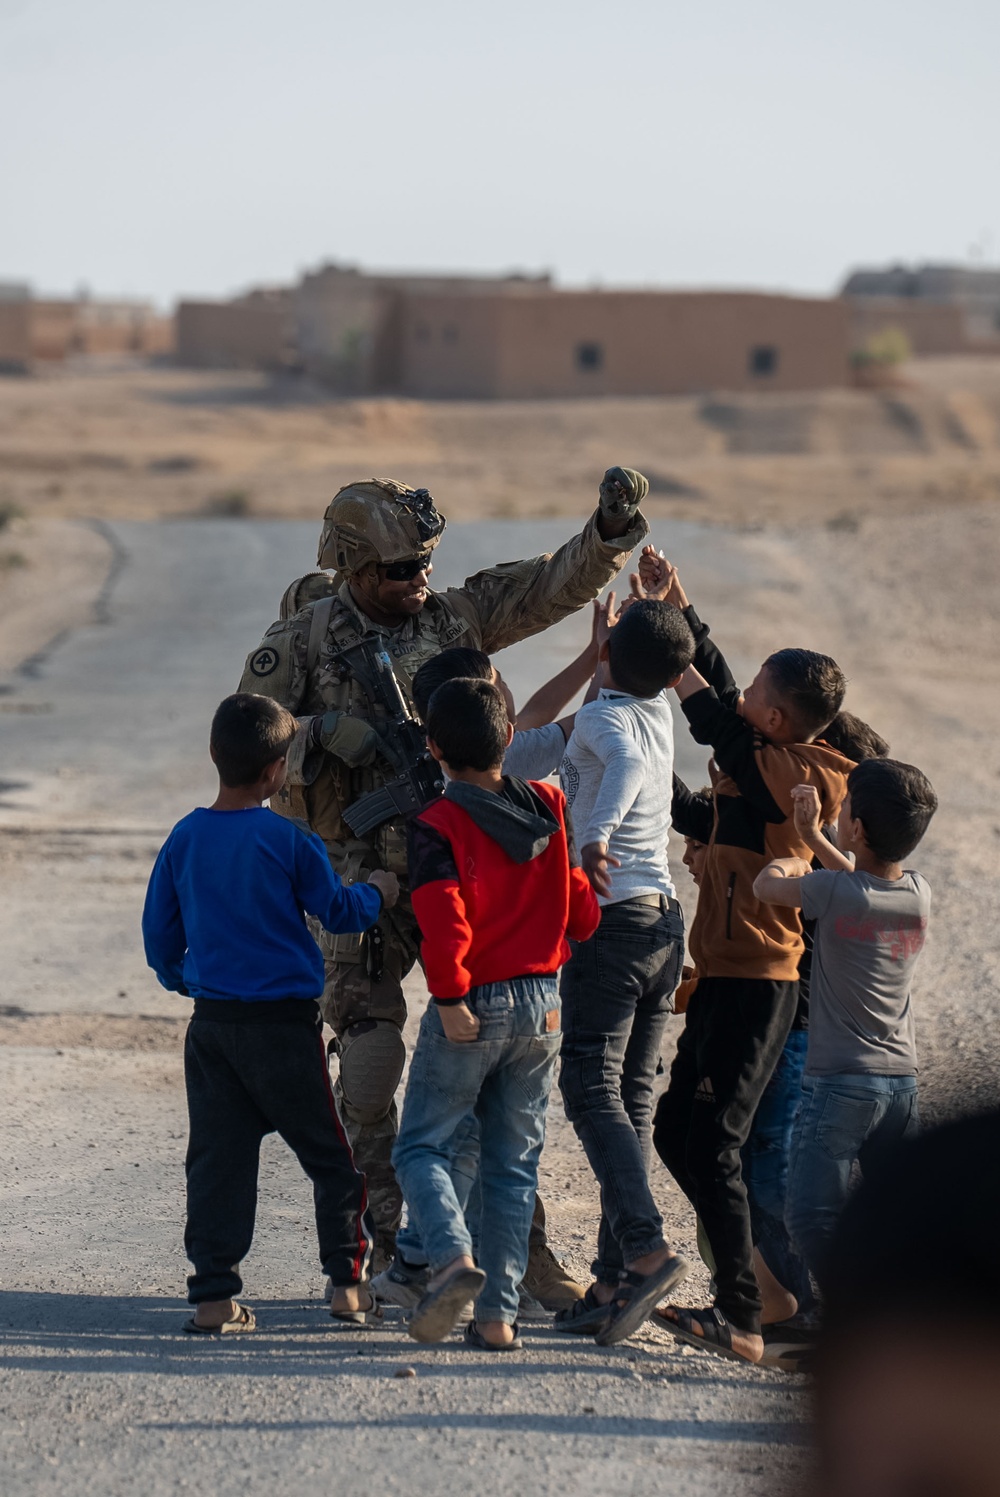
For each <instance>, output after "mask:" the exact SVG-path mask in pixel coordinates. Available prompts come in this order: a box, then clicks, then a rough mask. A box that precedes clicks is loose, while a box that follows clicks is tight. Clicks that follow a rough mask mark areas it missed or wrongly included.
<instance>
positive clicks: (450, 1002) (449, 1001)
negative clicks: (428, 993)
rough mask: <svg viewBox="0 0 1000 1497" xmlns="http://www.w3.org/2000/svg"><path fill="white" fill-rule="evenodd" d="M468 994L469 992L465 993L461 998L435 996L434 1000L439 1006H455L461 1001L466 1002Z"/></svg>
mask: <svg viewBox="0 0 1000 1497" xmlns="http://www.w3.org/2000/svg"><path fill="white" fill-rule="evenodd" d="M432 996H433V995H432ZM468 996H469V995H468V993H464V994H463V995H462V997H461V998H435V999H434V1002H435V1003H436V1004H437V1006H438V1008H455V1007H457V1005H458V1004H459V1003H464V1002H465V1000H466V998H468Z"/></svg>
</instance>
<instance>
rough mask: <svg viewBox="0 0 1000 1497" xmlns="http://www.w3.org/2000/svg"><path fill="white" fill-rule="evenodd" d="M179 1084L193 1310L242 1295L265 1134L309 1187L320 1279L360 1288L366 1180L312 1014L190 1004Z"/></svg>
mask: <svg viewBox="0 0 1000 1497" xmlns="http://www.w3.org/2000/svg"><path fill="white" fill-rule="evenodd" d="M206 1014H208V1015H209V1017H205V1015H206ZM184 1080H185V1085H186V1088H187V1102H188V1117H189V1120H190V1138H189V1141H188V1152H187V1165H186V1169H187V1227H186V1229H185V1232H184V1247H185V1251H186V1252H187V1255H188V1257H189V1258H190V1260H191V1262H192V1264H193V1265H194V1273H193V1274H192V1275H191V1276H190V1278H189V1279H188V1299H189V1300H190V1302H191V1304H198V1303H199V1302H200V1301H201V1300H213V1299H232V1298H234V1297H235V1296H236V1295H237V1294H239V1292H240V1290H241V1289H242V1288H243V1280H242V1278H241V1277H240V1273H239V1267H240V1263H241V1261H242V1259H243V1258H244V1257H245V1256H246V1254H247V1253H248V1252H249V1250H250V1244H251V1242H252V1240H253V1229H254V1218H255V1216H256V1211H257V1172H258V1166H259V1162H260V1145H261V1140H262V1139H263V1138H264V1136H265V1134H268V1133H272V1132H276V1133H279V1134H280V1135H281V1137H282V1138H283V1139H284V1140H285V1143H286V1144H287V1145H288V1147H289V1148H290V1149H291V1150H292V1152H293V1154H295V1156H296V1158H297V1159H298V1161H299V1163H300V1164H301V1166H302V1168H303V1169H304V1170H305V1172H306V1174H307V1175H308V1176H309V1178H310V1180H311V1181H312V1182H313V1199H314V1201H315V1206H316V1229H317V1232H318V1234H319V1256H320V1262H321V1264H322V1266H323V1270H324V1272H325V1273H327V1274H328V1275H329V1276H330V1278H331V1279H332V1280H333V1282H334V1284H335V1285H348V1284H357V1283H359V1282H360V1281H361V1280H363V1279H366V1278H367V1277H368V1268H369V1263H370V1260H371V1245H372V1237H373V1233H372V1225H371V1222H370V1220H369V1217H368V1211H367V1206H368V1195H367V1190H366V1187H365V1177H364V1175H362V1174H360V1173H359V1171H358V1170H357V1169H356V1168H355V1166H354V1159H353V1157H352V1155H351V1149H350V1145H349V1144H348V1142H347V1136H346V1134H345V1133H344V1130H343V1128H342V1126H341V1123H340V1119H339V1117H338V1116H337V1110H336V1108H335V1107H334V1103H333V1092H332V1090H331V1087H330V1073H329V1071H328V1070H327V1061H326V1047H325V1046H324V1044H323V1041H322V1037H321V1023H320V1017H319V1007H318V1005H317V1004H315V1003H311V1002H309V1001H307V1000H305V999H283V1000H278V1001H276V1002H273V1003H238V1002H230V1001H228V1000H214V999H198V1000H196V1002H195V1013H194V1018H193V1019H192V1020H191V1023H190V1025H189V1026H188V1031H187V1038H186V1040H185V1042H184Z"/></svg>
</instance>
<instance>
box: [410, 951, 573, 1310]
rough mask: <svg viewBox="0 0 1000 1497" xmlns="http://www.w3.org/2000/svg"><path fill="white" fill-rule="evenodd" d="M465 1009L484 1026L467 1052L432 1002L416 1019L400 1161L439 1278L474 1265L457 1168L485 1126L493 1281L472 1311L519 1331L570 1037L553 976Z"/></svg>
mask: <svg viewBox="0 0 1000 1497" xmlns="http://www.w3.org/2000/svg"><path fill="white" fill-rule="evenodd" d="M468 1001H469V1007H470V1008H471V1009H472V1011H473V1012H474V1013H475V1014H476V1016H477V1017H478V1019H479V1022H480V1026H481V1027H480V1030H479V1034H478V1036H477V1038H476V1039H474V1040H471V1041H469V1042H467V1043H459V1044H456V1043H454V1042H453V1041H451V1040H449V1039H446V1038H445V1035H444V1031H443V1029H442V1027H441V1018H440V1014H439V1012H438V1009H437V1007H436V1006H435V1005H434V1004H433V1003H431V1004H429V1005H428V1007H427V1011H426V1012H425V1014H424V1016H423V1019H422V1020H421V1021H420V1034H419V1037H418V1039H417V1048H416V1051H415V1052H414V1056H413V1062H412V1064H411V1066H410V1078H409V1081H408V1083H407V1087H406V1098H405V1101H404V1104H403V1117H402V1120H401V1122H400V1126H399V1137H398V1138H397V1140H396V1146H395V1148H394V1149H393V1153H392V1162H393V1167H394V1168H395V1171H396V1175H397V1177H398V1179H399V1183H400V1185H401V1186H402V1190H403V1195H404V1196H405V1198H406V1202H407V1205H408V1206H409V1209H410V1215H411V1218H412V1220H413V1223H414V1225H415V1226H416V1229H417V1231H418V1233H419V1234H420V1240H421V1242H422V1243H423V1247H424V1251H425V1252H426V1254H427V1257H428V1260H429V1262H430V1266H431V1270H432V1272H434V1273H436V1272H437V1271H438V1270H439V1269H441V1268H444V1267H445V1266H446V1265H447V1264H448V1263H451V1262H452V1261H453V1260H454V1259H455V1258H459V1257H461V1256H462V1255H463V1254H468V1255H469V1256H472V1248H473V1244H472V1237H471V1235H470V1233H469V1229H468V1226H467V1225H466V1220H465V1212H464V1210H463V1206H464V1204H465V1203H464V1202H463V1201H462V1200H461V1199H460V1197H459V1194H458V1192H457V1191H456V1189H455V1183H454V1181H453V1180H452V1169H453V1167H454V1165H455V1163H456V1160H457V1159H458V1158H459V1157H460V1155H461V1153H462V1152H463V1151H464V1150H466V1149H467V1146H468V1138H469V1131H468V1123H469V1120H470V1118H472V1117H473V1116H474V1117H475V1118H476V1119H477V1121H478V1123H479V1135H480V1143H479V1148H480V1157H479V1180H480V1186H481V1189H482V1213H481V1217H480V1243H479V1266H480V1268H482V1270H483V1271H484V1273H485V1274H486V1284H485V1286H484V1288H483V1292H482V1294H481V1295H480V1296H479V1299H478V1300H477V1302H476V1314H477V1316H478V1318H479V1319H480V1320H484V1321H485V1320H502V1321H505V1322H506V1323H507V1324H508V1325H513V1323H514V1321H515V1320H516V1319H517V1307H518V1292H517V1286H518V1285H519V1284H520V1282H521V1280H522V1279H523V1278H524V1270H525V1268H526V1266H527V1262H528V1234H529V1232H530V1230H531V1217H532V1213H533V1211H534V1209H535V1188H536V1185H537V1183H538V1156H539V1154H540V1153H541V1151H542V1144H543V1143H544V1141H545V1111H546V1106H547V1103H548V1097H549V1092H550V1090H551V1088H552V1076H553V1073H554V1071H555V1065H556V1058H557V1056H558V1054H559V1044H560V1041H561V1039H562V1035H561V1033H560V1027H559V1014H560V1008H559V994H558V990H557V987H556V980H555V978H554V977H516V978H513V979H511V980H510V981H508V982H496V983H490V984H488V985H487V986H484V987H481V988H473V990H472V992H471V993H470V995H469V1000H468Z"/></svg>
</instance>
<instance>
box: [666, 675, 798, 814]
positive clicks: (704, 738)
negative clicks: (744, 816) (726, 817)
mask: <svg viewBox="0 0 1000 1497" xmlns="http://www.w3.org/2000/svg"><path fill="white" fill-rule="evenodd" d="M675 690H676V692H677V695H678V697H679V699H680V703H681V708H682V710H683V712H684V716H685V717H686V718H687V720H688V726H689V728H690V729H691V736H692V738H693V739H694V740H695V742H696V743H703V744H706V745H710V746H711V748H712V750H713V752H714V755H715V760H716V763H717V764H718V766H719V768H720V769H721V770H722V771H723V773H724V774H727V775H728V776H729V778H730V779H731V780H732V781H733V782H734V783H735V785H736V787H737V789H738V790H739V792H740V794H741V795H742V796H743V797H744V798H745V799H746V800H748V801H750V802H751V804H752V805H754V806H755V807H756V808H757V810H759V811H760V813H761V815H762V816H764V818H765V819H766V820H767V821H773V822H778V823H780V822H782V821H785V820H787V817H786V815H785V812H784V811H783V810H782V809H781V807H780V806H779V805H778V803H777V801H776V800H775V798H774V796H773V795H772V794H771V792H770V790H769V789H768V787H767V782H766V781H765V779H764V776H763V775H762V774H761V770H760V765H759V763H758V762H757V761H758V755H757V749H758V746H759V745H758V737H757V734H756V732H755V731H754V729H753V728H752V727H751V725H750V724H749V723H748V722H747V721H746V720H745V719H744V718H742V717H741V716H740V714H739V713H738V712H737V711H736V709H735V707H728V706H726V705H725V704H724V703H722V702H720V701H719V698H718V697H717V696H716V694H715V692H714V691H713V689H712V687H711V686H709V684H708V682H707V681H706V680H705V678H704V677H703V676H702V675H701V674H700V673H699V672H698V671H697V670H696V669H695V667H694V666H693V665H692V666H689V668H688V669H687V670H686V671H685V672H684V674H683V676H682V677H681V679H680V681H679V682H678V683H677V686H676V688H675Z"/></svg>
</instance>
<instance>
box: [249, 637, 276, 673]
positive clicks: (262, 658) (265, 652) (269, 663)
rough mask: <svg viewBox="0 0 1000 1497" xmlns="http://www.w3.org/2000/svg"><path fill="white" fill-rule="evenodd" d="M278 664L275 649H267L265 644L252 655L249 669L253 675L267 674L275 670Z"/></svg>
mask: <svg viewBox="0 0 1000 1497" xmlns="http://www.w3.org/2000/svg"><path fill="white" fill-rule="evenodd" d="M278 664H279V660H278V652H277V650H272V649H269V648H268V646H267V645H265V646H264V647H263V648H262V649H260V650H258V651H257V653H256V655H254V656H253V657H252V659H251V661H250V669H251V671H252V672H253V674H254V675H255V676H269V675H270V674H271V673H272V671H276V670H277V669H278Z"/></svg>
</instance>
